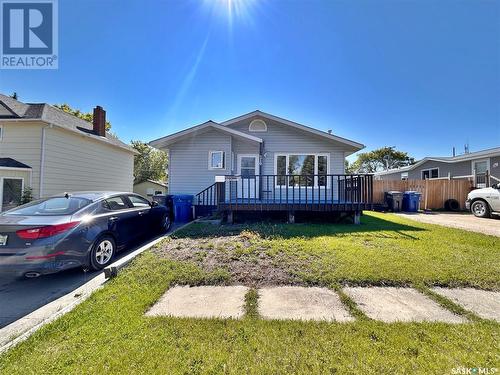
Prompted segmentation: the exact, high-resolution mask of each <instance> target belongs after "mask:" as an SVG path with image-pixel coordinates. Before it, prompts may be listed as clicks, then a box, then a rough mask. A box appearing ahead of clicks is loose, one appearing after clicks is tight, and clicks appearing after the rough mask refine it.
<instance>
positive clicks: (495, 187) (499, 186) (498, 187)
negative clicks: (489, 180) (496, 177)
mask: <svg viewBox="0 0 500 375" xmlns="http://www.w3.org/2000/svg"><path fill="white" fill-rule="evenodd" d="M491 187H492V188H493V189H499V190H500V183H498V184H493V185H491Z"/></svg>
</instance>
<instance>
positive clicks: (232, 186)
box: [150, 111, 371, 220]
mask: <svg viewBox="0 0 500 375" xmlns="http://www.w3.org/2000/svg"><path fill="white" fill-rule="evenodd" d="M150 145H151V146H153V147H156V148H158V149H161V150H163V151H165V152H167V153H168V155H169V171H168V186H169V193H170V194H189V195H194V197H195V198H194V204H195V206H196V207H197V209H199V210H200V211H197V212H201V211H203V210H202V209H204V208H208V209H209V210H210V209H215V208H217V209H219V211H222V212H225V213H227V214H228V215H229V218H230V219H231V218H232V213H233V211H256V210H258V211H262V210H269V211H287V212H288V213H289V215H290V216H289V219H290V220H293V213H294V212H295V211H343V212H348V213H350V214H355V215H354V216H355V217H356V214H359V213H360V211H361V210H362V209H363V208H365V207H367V205H368V204H369V203H370V200H369V198H370V197H369V194H370V188H371V184H370V182H371V176H366V175H356V176H351V175H345V170H344V167H345V164H344V162H345V158H346V156H348V155H350V154H352V153H354V152H356V151H358V150H361V149H362V148H363V147H364V146H363V145H362V144H361V143H358V142H355V141H351V140H348V139H345V138H342V137H339V136H337V135H334V134H331V132H323V131H320V130H317V129H314V128H311V127H308V126H305V125H301V124H298V123H296V122H293V121H290V120H286V119H283V118H280V117H277V116H274V115H271V114H268V113H264V112H261V111H254V112H251V113H248V114H245V115H242V116H239V117H236V118H233V119H230V120H227V121H224V122H221V123H216V122H214V121H207V122H205V123H203V124H200V125H196V126H193V127H190V128H188V129H186V130H182V131H180V132H177V133H174V134H171V135H167V136H165V137H163V138H159V139H156V140H154V141H152V142H150Z"/></svg>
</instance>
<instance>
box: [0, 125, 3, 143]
mask: <svg viewBox="0 0 500 375" xmlns="http://www.w3.org/2000/svg"><path fill="white" fill-rule="evenodd" d="M1 140H3V125H0V141H1Z"/></svg>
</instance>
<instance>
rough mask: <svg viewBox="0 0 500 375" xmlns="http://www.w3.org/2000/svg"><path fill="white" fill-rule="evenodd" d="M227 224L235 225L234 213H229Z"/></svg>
mask: <svg viewBox="0 0 500 375" xmlns="http://www.w3.org/2000/svg"><path fill="white" fill-rule="evenodd" d="M227 223H228V224H234V215H233V211H228V212H227Z"/></svg>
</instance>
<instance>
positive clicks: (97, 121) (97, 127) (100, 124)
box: [92, 106, 106, 137]
mask: <svg viewBox="0 0 500 375" xmlns="http://www.w3.org/2000/svg"><path fill="white" fill-rule="evenodd" d="M92 124H93V125H94V133H95V134H97V135H100V136H101V137H105V136H106V111H105V110H104V109H102V107H101V106H97V107H95V108H94V116H93V120H92Z"/></svg>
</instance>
